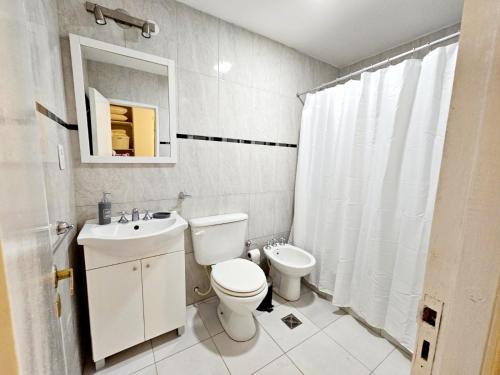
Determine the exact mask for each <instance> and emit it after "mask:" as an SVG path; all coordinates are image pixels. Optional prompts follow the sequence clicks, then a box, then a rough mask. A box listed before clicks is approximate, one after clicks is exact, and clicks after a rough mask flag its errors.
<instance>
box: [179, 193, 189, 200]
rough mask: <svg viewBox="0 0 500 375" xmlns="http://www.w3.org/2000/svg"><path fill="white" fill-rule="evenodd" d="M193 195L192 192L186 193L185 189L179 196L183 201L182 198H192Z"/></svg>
mask: <svg viewBox="0 0 500 375" xmlns="http://www.w3.org/2000/svg"><path fill="white" fill-rule="evenodd" d="M191 197H192V195H190V194H186V193H184V192H183V191H181V192H180V193H179V196H178V198H179V199H180V200H181V201H182V200H184V199H186V198H191Z"/></svg>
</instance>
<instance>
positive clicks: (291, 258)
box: [264, 244, 316, 301]
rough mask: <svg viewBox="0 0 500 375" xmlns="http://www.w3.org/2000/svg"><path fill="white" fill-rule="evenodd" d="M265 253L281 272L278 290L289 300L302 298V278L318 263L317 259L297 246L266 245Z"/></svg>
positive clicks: (272, 264) (273, 265)
mask: <svg viewBox="0 0 500 375" xmlns="http://www.w3.org/2000/svg"><path fill="white" fill-rule="evenodd" d="M264 254H265V255H266V257H267V258H268V259H269V261H270V262H271V266H272V267H274V268H275V269H276V270H277V271H278V272H279V274H280V283H279V287H278V288H277V290H276V292H277V293H278V294H279V295H280V296H281V297H283V298H285V299H287V300H288V301H296V300H298V299H299V298H300V278H301V277H303V276H306V275H308V274H309V273H311V271H312V270H313V268H314V265H315V264H316V259H315V258H314V257H313V256H312V255H311V254H309V253H308V252H307V251H304V250H302V249H300V248H298V247H296V246H292V245H288V244H285V245H275V246H265V247H264Z"/></svg>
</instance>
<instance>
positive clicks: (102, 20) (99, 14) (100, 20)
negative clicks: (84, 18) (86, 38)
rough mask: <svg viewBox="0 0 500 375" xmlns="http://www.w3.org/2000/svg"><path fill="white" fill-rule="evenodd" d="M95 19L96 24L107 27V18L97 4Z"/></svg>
mask: <svg viewBox="0 0 500 375" xmlns="http://www.w3.org/2000/svg"><path fill="white" fill-rule="evenodd" d="M94 17H95V23H97V24H98V25H106V17H104V14H102V9H101V7H100V6H99V5H97V4H96V6H95V7H94Z"/></svg>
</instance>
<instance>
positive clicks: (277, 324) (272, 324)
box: [257, 305, 319, 352]
mask: <svg viewBox="0 0 500 375" xmlns="http://www.w3.org/2000/svg"><path fill="white" fill-rule="evenodd" d="M288 314H293V315H295V316H296V317H297V318H298V319H299V320H300V321H301V322H302V324H301V325H299V326H297V327H295V328H293V329H290V328H288V326H287V325H286V324H285V323H283V321H282V320H281V318H283V317H285V316H287V315H288ZM257 320H258V321H259V323H260V324H262V326H263V327H264V329H265V330H266V331H267V332H268V333H269V334H270V335H271V337H272V338H273V340H274V341H276V342H277V343H278V345H279V346H280V347H281V349H283V350H284V351H285V352H286V351H288V350H290V349H291V348H293V347H294V346H296V345H298V344H300V343H301V342H302V341H304V340H305V339H307V338H308V337H311V336H312V335H314V334H315V333H316V332H318V331H319V329H318V327H316V326H315V325H314V324H313V323H311V321H310V320H309V319H307V318H306V317H305V316H304V315H303V314H301V313H300V312H298V311H297V310H296V309H294V308H293V307H290V306H287V305H281V306H279V307H278V308H277V309H275V310H274V311H273V312H272V313H265V314H262V315H259V316H258V317H257Z"/></svg>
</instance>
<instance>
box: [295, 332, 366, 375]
mask: <svg viewBox="0 0 500 375" xmlns="http://www.w3.org/2000/svg"><path fill="white" fill-rule="evenodd" d="M287 355H288V357H290V359H291V360H292V361H293V363H294V364H295V365H296V366H297V367H298V368H299V370H300V371H301V372H302V373H303V374H304V375H321V374H332V375H334V374H335V375H337V374H338V375H368V374H369V373H370V371H369V370H368V369H367V368H366V367H365V366H363V365H362V364H361V363H360V362H359V361H358V360H356V358H354V357H353V356H352V355H350V354H349V353H348V352H347V351H346V350H344V349H343V348H342V347H341V346H340V345H338V344H337V343H336V342H334V341H333V340H332V339H330V338H329V337H328V336H327V335H326V334H324V333H323V332H319V333H318V334H316V335H314V336H313V337H310V338H309V339H307V340H306V341H304V342H303V343H302V344H300V345H299V346H297V347H296V348H294V349H292V350H290V351H289V352H288V353H287Z"/></svg>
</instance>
